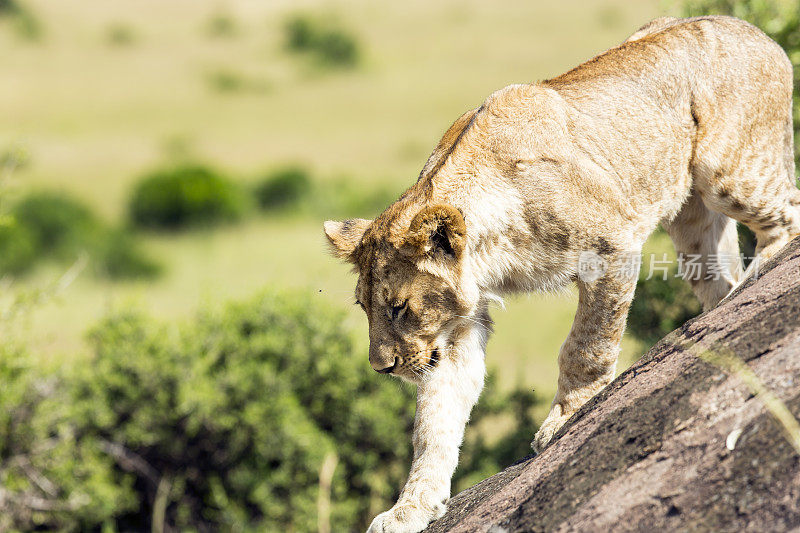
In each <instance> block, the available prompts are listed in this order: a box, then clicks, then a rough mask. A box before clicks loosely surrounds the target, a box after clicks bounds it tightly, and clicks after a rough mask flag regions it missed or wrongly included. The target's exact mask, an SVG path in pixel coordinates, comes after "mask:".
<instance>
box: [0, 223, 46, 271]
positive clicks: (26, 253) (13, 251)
mask: <svg viewBox="0 0 800 533" xmlns="http://www.w3.org/2000/svg"><path fill="white" fill-rule="evenodd" d="M36 252H37V249H36V243H35V240H34V236H33V235H32V234H31V232H30V231H28V229H27V228H25V227H23V226H20V225H19V224H18V223H17V222H16V220H14V219H13V218H10V219H9V220H7V221H4V222H3V223H2V224H0V275H2V274H15V275H16V274H21V273H23V272H26V271H28V270H30V268H31V267H32V266H33V264H34V263H35V262H36V258H37V257H36Z"/></svg>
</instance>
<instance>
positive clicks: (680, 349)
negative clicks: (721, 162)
mask: <svg viewBox="0 0 800 533" xmlns="http://www.w3.org/2000/svg"><path fill="white" fill-rule="evenodd" d="M709 350H710V351H709ZM728 353H733V354H735V355H736V356H738V357H739V358H740V359H741V360H743V361H745V362H746V364H747V366H748V367H749V369H750V370H752V372H753V373H755V375H757V376H758V377H759V378H760V380H761V382H762V383H763V384H764V385H766V387H767V388H768V389H769V390H771V391H772V392H773V393H774V394H775V395H776V396H777V397H778V398H780V399H781V400H782V401H783V402H784V404H785V405H786V406H788V408H789V410H790V411H791V412H792V413H793V414H794V416H795V417H798V415H800V239H795V240H794V241H793V242H792V243H791V244H790V245H788V246H787V247H786V248H784V249H783V250H782V251H781V252H780V253H779V254H778V255H777V256H776V257H774V258H773V259H772V260H771V261H769V262H768V263H767V264H766V265H764V266H763V267H762V269H761V272H760V273H759V276H758V278H757V279H751V280H749V281H747V282H746V283H745V284H743V286H742V287H740V288H739V289H738V290H737V291H736V292H735V293H734V294H732V295H731V296H729V297H728V298H727V299H726V300H724V301H723V302H722V303H720V305H719V306H717V307H716V308H715V309H713V310H711V311H709V312H707V313H704V314H703V315H701V316H699V317H697V318H695V319H694V320H691V321H690V322H688V323H686V324H685V325H684V326H683V327H681V328H680V329H678V330H676V331H675V332H673V333H671V334H670V335H668V336H667V337H666V338H664V339H663V340H661V341H660V342H659V343H658V344H656V346H654V347H653V348H652V349H651V350H650V351H649V352H648V353H647V355H645V356H644V357H643V358H642V359H641V360H640V361H639V362H637V363H636V364H634V365H633V366H632V367H631V368H630V369H628V370H627V371H625V372H624V373H623V374H621V375H620V376H619V377H618V378H617V379H616V380H615V381H614V382H613V383H611V384H610V385H609V386H608V387H607V388H606V389H605V390H604V391H602V392H601V393H600V394H598V395H597V396H596V397H595V398H594V399H592V400H591V401H590V402H588V403H587V405H585V406H584V407H583V408H582V409H581V410H580V411H579V412H578V413H576V414H575V416H573V417H572V419H570V421H569V422H568V423H567V424H566V425H565V426H564V427H563V428H562V429H561V430H560V431H559V433H558V434H557V435H556V438H555V439H554V440H553V442H551V443H550V445H549V446H548V447H547V448H546V449H545V450H544V451H543V452H542V453H541V454H540V455H538V456H536V457H528V458H525V459H524V460H522V461H520V462H519V463H518V464H516V465H513V466H511V467H509V468H507V469H506V470H504V471H503V472H500V473H499V474H497V475H495V476H492V477H491V478H488V479H486V480H484V481H483V482H481V483H479V484H478V485H476V486H474V487H471V488H469V489H467V490H465V491H463V492H461V493H460V494H458V495H456V496H454V497H453V498H452V499H451V500H450V503H449V506H448V512H447V514H446V515H445V516H444V517H442V518H441V519H439V520H437V521H436V522H434V523H433V524H431V525H430V526H429V528H428V529H427V530H426V531H430V532H441V531H454V532H473V531H491V532H493V533H499V532H503V531H676V530H681V531H687V530H688V531H736V532H739V531H754V532H763V531H788V530H796V531H798V530H800V455H798V453H797V452H796V451H795V449H794V447H793V446H792V444H791V443H790V441H789V439H788V438H787V436H786V433H785V430H784V429H783V426H782V425H780V424H779V423H778V422H776V419H775V417H774V416H773V415H772V414H771V412H770V411H769V410H768V409H766V408H765V404H764V402H763V401H762V398H763V396H757V395H755V394H754V393H753V389H752V386H748V385H746V384H745V383H744V382H743V379H742V373H741V372H739V373H737V372H733V371H731V370H730V367H725V365H721V364H720V363H719V361H716V362H714V363H711V362H709V359H708V355H711V356H715V355H725V354H728ZM700 354H705V357H700V356H699V355H700ZM737 435H738V437H737ZM730 448H733V449H730Z"/></svg>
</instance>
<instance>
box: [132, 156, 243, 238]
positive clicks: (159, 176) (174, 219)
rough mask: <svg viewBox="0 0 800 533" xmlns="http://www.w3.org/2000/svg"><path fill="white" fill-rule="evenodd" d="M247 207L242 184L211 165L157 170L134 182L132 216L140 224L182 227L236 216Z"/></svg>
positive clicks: (241, 213)
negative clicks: (232, 180)
mask: <svg viewBox="0 0 800 533" xmlns="http://www.w3.org/2000/svg"><path fill="white" fill-rule="evenodd" d="M244 211H245V201H244V196H243V195H242V193H241V191H240V190H239V188H238V187H237V186H236V184H234V183H233V182H231V181H230V180H228V179H227V178H225V177H224V176H222V175H221V174H219V173H218V172H216V171H214V170H211V169H209V168H208V167H205V166H202V165H197V164H187V165H181V166H177V167H173V168H168V169H164V170H157V171H155V172H152V173H150V174H149V175H147V176H145V177H144V178H143V179H142V180H141V181H139V183H138V184H137V185H136V186H135V188H134V191H133V194H132V197H131V200H130V204H129V217H130V220H131V222H132V223H133V225H135V226H137V227H140V228H158V229H180V228H185V227H189V226H209V225H212V224H215V223H219V222H224V221H232V220H237V219H239V218H241V217H242V215H243V213H244Z"/></svg>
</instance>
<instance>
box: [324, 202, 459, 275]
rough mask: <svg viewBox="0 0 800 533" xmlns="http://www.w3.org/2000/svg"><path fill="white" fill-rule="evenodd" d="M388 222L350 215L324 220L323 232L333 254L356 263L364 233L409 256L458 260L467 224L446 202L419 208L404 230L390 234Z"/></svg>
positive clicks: (456, 210)
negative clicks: (338, 218)
mask: <svg viewBox="0 0 800 533" xmlns="http://www.w3.org/2000/svg"><path fill="white" fill-rule="evenodd" d="M390 226H391V223H389V224H375V223H374V221H372V220H365V219H363V218H354V219H350V220H344V221H333V220H329V221H327V222H325V224H324V229H325V235H326V236H327V238H328V242H329V244H330V246H331V250H332V251H333V254H334V255H336V256H337V257H339V258H340V259H343V260H345V261H348V262H350V263H353V264H356V265H358V263H359V254H358V253H357V251H358V248H359V245H360V244H361V243H362V240H363V239H364V235H365V234H366V233H368V230H369V233H370V234H371V237H372V238H373V239H375V240H384V241H386V242H387V243H390V244H392V245H393V246H394V247H395V248H396V249H397V250H398V251H400V252H402V253H403V254H404V255H406V256H408V257H409V258H413V259H431V260H455V262H456V263H458V262H460V260H461V258H462V256H463V254H464V249H465V247H466V236H467V226H466V223H465V222H464V216H463V215H462V214H461V211H459V210H458V209H456V208H455V207H453V206H450V205H446V204H435V205H430V206H427V207H423V208H421V209H420V210H419V211H418V212H417V214H416V215H414V218H413V219H412V220H411V223H410V224H409V226H408V228H407V229H406V230H404V231H403V230H401V231H400V233H399V234H397V235H396V234H392V233H390V232H388V231H386V229H385V228H387V227H390Z"/></svg>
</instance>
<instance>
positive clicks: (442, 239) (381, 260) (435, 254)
mask: <svg viewBox="0 0 800 533" xmlns="http://www.w3.org/2000/svg"><path fill="white" fill-rule="evenodd" d="M399 204H402V202H400V203H398V204H396V205H395V206H393V207H394V209H393V208H390V209H389V210H387V212H385V213H384V214H383V215H381V217H379V218H378V219H377V220H375V221H370V220H364V219H353V220H345V221H343V222H333V221H329V222H326V223H325V233H326V235H327V237H328V239H329V241H330V243H331V245H332V248H333V250H334V253H335V254H336V255H337V256H339V257H340V258H342V259H345V260H346V261H348V262H350V263H352V264H353V265H354V266H355V270H356V271H357V273H358V283H357V284H356V291H355V298H356V302H357V303H358V304H359V305H361V308H362V309H363V310H364V312H365V313H366V314H367V320H368V321H369V338H370V339H369V340H370V346H369V362H370V365H372V368H374V369H375V370H376V371H378V372H381V373H387V374H388V373H392V374H395V375H397V376H399V377H402V378H404V379H407V380H409V381H419V380H420V379H421V378H423V377H424V376H425V374H426V373H428V372H429V371H430V370H432V369H433V368H435V367H436V365H437V364H438V362H439V360H440V358H442V357H447V354H448V351H449V349H450V347H451V346H452V343H453V342H454V339H455V336H457V335H459V333H460V332H461V331H462V330H463V329H464V327H465V326H467V325H468V324H469V323H474V322H475V321H476V320H478V321H484V320H485V321H487V322H486V325H487V326H488V317H483V316H480V317H478V318H476V317H475V314H476V311H477V308H478V294H477V288H476V287H470V286H469V284H468V283H466V281H465V278H466V276H464V269H465V268H467V266H466V264H465V262H464V261H463V256H464V247H465V241H466V225H465V222H464V217H463V215H462V214H461V212H460V211H459V210H458V209H456V208H454V207H452V206H449V205H442V204H438V205H432V206H427V207H422V208H418V210H417V211H416V213H415V214H413V213H408V215H407V216H404V214H405V213H402V212H399V211H401V210H404V211H408V206H402V205H399ZM411 209H412V210H413V209H415V208H414V207H413V206H412V207H411ZM409 216H413V218H412V219H411V222H410V223H408V222H405V223H404V220H406V221H407V220H408V217H409Z"/></svg>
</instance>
